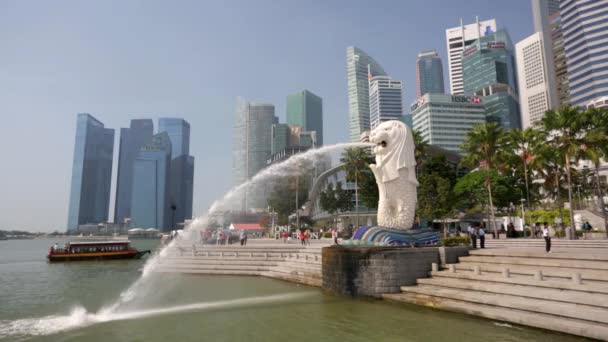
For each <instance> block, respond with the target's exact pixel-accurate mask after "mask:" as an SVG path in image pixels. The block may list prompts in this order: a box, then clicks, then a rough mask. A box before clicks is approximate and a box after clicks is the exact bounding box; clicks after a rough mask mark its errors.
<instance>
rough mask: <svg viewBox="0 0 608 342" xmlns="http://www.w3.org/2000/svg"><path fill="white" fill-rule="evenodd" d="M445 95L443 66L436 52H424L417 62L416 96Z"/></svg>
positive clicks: (419, 55)
mask: <svg viewBox="0 0 608 342" xmlns="http://www.w3.org/2000/svg"><path fill="white" fill-rule="evenodd" d="M426 93H433V94H443V93H445V88H444V86H443V65H442V63H441V57H439V53H437V51H435V50H429V51H422V52H420V53H419V54H418V59H417V60H416V96H417V97H420V96H422V95H424V94H426Z"/></svg>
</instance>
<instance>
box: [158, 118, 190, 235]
mask: <svg viewBox="0 0 608 342" xmlns="http://www.w3.org/2000/svg"><path fill="white" fill-rule="evenodd" d="M158 132H159V133H162V132H166V133H167V135H168V137H169V139H170V141H171V171H170V186H169V188H170V190H169V202H170V203H169V206H170V207H171V210H172V211H174V212H173V213H171V215H172V221H173V224H177V223H182V222H185V221H186V220H189V219H191V218H192V197H193V192H194V191H193V190H194V189H193V187H194V157H192V156H191V155H190V123H188V121H186V120H184V119H180V118H160V119H159V120H158Z"/></svg>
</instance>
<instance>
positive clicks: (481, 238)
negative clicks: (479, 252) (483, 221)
mask: <svg viewBox="0 0 608 342" xmlns="http://www.w3.org/2000/svg"><path fill="white" fill-rule="evenodd" d="M477 236H478V237H479V247H481V248H486V231H485V230H483V227H479V230H478V231H477Z"/></svg>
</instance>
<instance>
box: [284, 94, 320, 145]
mask: <svg viewBox="0 0 608 342" xmlns="http://www.w3.org/2000/svg"><path fill="white" fill-rule="evenodd" d="M287 124H288V125H291V126H300V127H302V130H304V131H315V132H317V142H316V144H317V145H318V146H320V145H323V100H322V99H321V98H320V97H319V96H317V95H315V94H313V93H311V92H310V91H308V90H302V91H300V92H297V93H293V94H289V95H288V96H287Z"/></svg>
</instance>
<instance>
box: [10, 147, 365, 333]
mask: <svg viewBox="0 0 608 342" xmlns="http://www.w3.org/2000/svg"><path fill="white" fill-rule="evenodd" d="M372 145H373V144H369V143H344V144H336V145H330V146H324V147H321V148H318V149H312V150H309V151H306V152H304V153H300V154H297V155H294V156H292V157H290V158H289V159H287V160H285V161H283V162H281V163H277V164H273V165H271V166H269V167H267V168H265V169H264V170H262V171H260V172H258V174H256V175H255V176H254V177H253V178H251V179H250V180H248V181H247V182H245V183H243V184H241V185H239V186H236V187H234V188H233V189H231V190H230V191H228V192H227V193H226V194H225V195H224V196H223V197H222V198H220V199H218V200H216V201H215V202H214V203H213V204H212V205H211V207H210V209H209V210H208V212H207V213H206V214H204V215H203V216H200V217H198V218H196V219H195V220H193V221H192V223H191V224H190V225H189V226H188V227H186V228H185V229H184V234H182V235H180V236H179V237H178V238H176V239H174V240H173V241H171V242H170V243H169V244H168V245H167V246H165V247H163V248H162V249H161V250H160V251H159V252H158V253H156V254H154V255H153V256H151V257H149V258H148V260H147V261H146V263H145V265H144V266H143V269H142V275H141V276H140V277H139V279H137V280H136V281H135V282H134V283H133V284H131V286H129V288H127V289H126V290H125V291H123V292H122V293H121V294H120V296H119V298H118V299H117V300H116V301H114V302H113V303H112V304H110V305H107V306H105V307H103V308H102V309H100V310H99V311H98V312H96V313H90V312H87V310H86V309H85V308H84V307H82V306H79V307H75V308H73V309H72V311H71V312H70V314H69V315H52V316H46V317H41V318H26V319H20V320H15V321H0V338H4V337H9V336H13V337H15V336H25V335H48V334H53V333H57V332H61V331H66V330H71V329H76V328H80V327H86V326H90V325H92V324H96V323H101V322H109V321H115V320H127V319H137V318H143V317H149V316H156V315H163V314H169V313H177V312H184V311H200V310H209V309H216V308H224V307H235V306H245V305H257V304H263V303H272V302H278V301H288V300H293V299H296V298H299V297H302V296H305V295H309V294H307V293H303V294H302V293H299V294H283V295H275V296H262V297H251V298H242V299H234V300H227V301H218V302H203V303H194V304H187V305H178V306H173V307H165V308H157V309H145V308H143V307H138V304H139V303H140V302H141V303H145V298H150V297H149V296H155V297H158V296H162V295H163V293H165V292H163V291H164V290H167V289H168V288H169V287H170V285H167V284H163V285H160V286H159V283H158V282H152V281H148V280H150V279H149V278H150V277H151V275H152V274H154V273H155V272H154V270H155V268H156V267H157V266H158V265H159V263H160V261H162V259H163V258H164V257H165V256H166V255H167V251H168V249H169V248H171V247H172V246H174V245H175V244H176V243H178V242H179V240H184V239H188V238H189V237H190V236H192V234H191V231H193V230H194V231H200V230H204V229H206V227H207V224H208V221H209V217H210V216H211V215H213V214H214V213H218V212H221V211H225V210H229V209H231V208H234V207H238V206H240V204H241V203H242V200H243V196H244V195H245V193H246V192H247V191H251V189H252V188H255V187H256V186H260V185H266V184H269V182H271V181H272V180H273V179H277V178H280V177H285V176H290V175H296V174H301V172H302V170H301V165H302V164H304V163H313V164H314V163H317V162H323V161H325V160H326V159H324V158H327V157H328V156H331V154H332V153H335V152H339V151H341V150H343V149H345V148H351V147H367V146H372ZM161 284H162V283H161Z"/></svg>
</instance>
